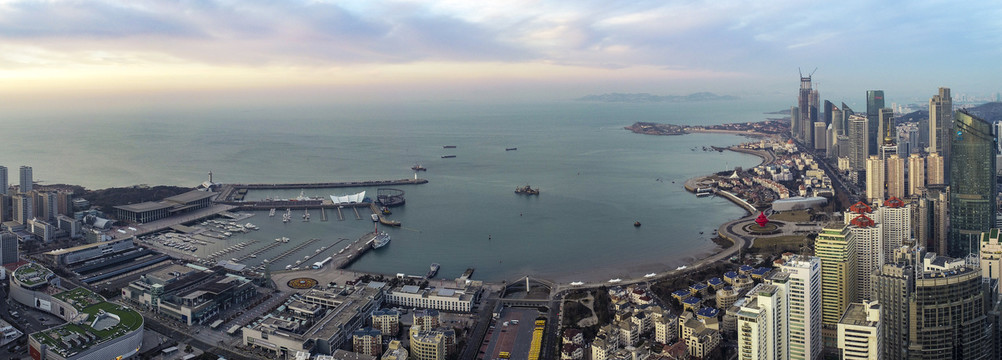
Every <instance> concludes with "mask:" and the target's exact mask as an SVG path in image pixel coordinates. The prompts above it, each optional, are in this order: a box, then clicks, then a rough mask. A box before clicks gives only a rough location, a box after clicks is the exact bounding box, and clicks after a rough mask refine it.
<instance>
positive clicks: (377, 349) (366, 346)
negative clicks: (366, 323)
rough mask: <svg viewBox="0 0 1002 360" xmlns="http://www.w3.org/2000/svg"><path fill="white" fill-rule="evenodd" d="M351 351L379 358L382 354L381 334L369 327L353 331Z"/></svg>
mask: <svg viewBox="0 0 1002 360" xmlns="http://www.w3.org/2000/svg"><path fill="white" fill-rule="evenodd" d="M351 344H352V346H351V349H352V351H354V352H356V353H359V354H366V355H371V356H374V357H377V358H378V357H379V356H380V355H382V354H383V334H382V333H380V332H379V330H377V329H373V328H371V327H366V328H361V329H358V330H355V332H353V333H352V334H351Z"/></svg>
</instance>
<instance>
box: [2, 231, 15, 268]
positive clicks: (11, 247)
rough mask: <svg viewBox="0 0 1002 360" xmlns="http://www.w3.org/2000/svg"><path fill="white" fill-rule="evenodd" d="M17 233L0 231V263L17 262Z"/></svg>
mask: <svg viewBox="0 0 1002 360" xmlns="http://www.w3.org/2000/svg"><path fill="white" fill-rule="evenodd" d="M17 260H18V259H17V235H16V234H14V233H12V232H9V231H3V232H0V265H7V264H10V263H16V262H17Z"/></svg>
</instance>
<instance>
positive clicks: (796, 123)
mask: <svg viewBox="0 0 1002 360" xmlns="http://www.w3.org/2000/svg"><path fill="white" fill-rule="evenodd" d="M800 126H801V124H800V108H799V107H796V106H791V107H790V137H791V138H794V139H797V140H801V141H802V140H803V139H802V138H801V134H802V130H801V129H800Z"/></svg>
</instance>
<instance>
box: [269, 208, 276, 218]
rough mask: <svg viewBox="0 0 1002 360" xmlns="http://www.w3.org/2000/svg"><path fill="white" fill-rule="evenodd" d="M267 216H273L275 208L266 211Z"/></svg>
mask: <svg viewBox="0 0 1002 360" xmlns="http://www.w3.org/2000/svg"><path fill="white" fill-rule="evenodd" d="M268 216H275V208H271V211H269V212H268Z"/></svg>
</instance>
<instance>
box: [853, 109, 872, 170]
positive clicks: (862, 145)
mask: <svg viewBox="0 0 1002 360" xmlns="http://www.w3.org/2000/svg"><path fill="white" fill-rule="evenodd" d="M868 127H869V121H868V120H867V119H866V116H862V115H855V114H853V115H849V128H848V132H849V168H850V169H852V170H854V171H863V170H865V169H866V158H867V156H869V153H870V148H869V140H868V139H867V133H866V132H867V128H868Z"/></svg>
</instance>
